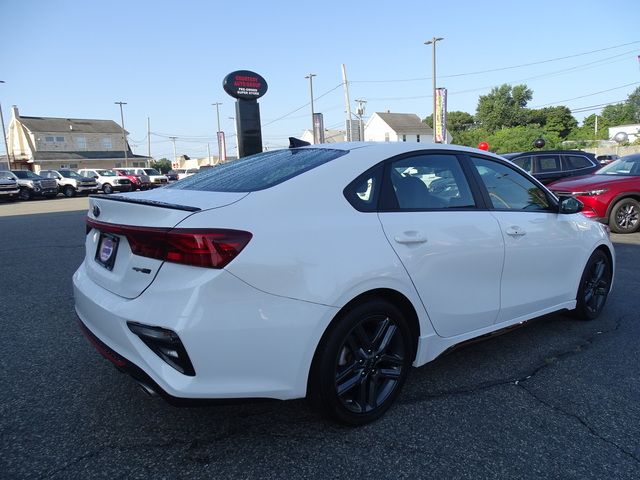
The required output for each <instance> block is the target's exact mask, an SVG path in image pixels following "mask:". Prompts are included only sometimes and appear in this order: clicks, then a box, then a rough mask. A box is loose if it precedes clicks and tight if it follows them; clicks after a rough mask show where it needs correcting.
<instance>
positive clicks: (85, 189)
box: [40, 168, 98, 197]
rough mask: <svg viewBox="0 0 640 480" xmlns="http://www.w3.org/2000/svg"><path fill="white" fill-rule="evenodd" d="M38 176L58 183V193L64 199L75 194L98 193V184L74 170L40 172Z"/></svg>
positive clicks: (63, 169)
mask: <svg viewBox="0 0 640 480" xmlns="http://www.w3.org/2000/svg"><path fill="white" fill-rule="evenodd" d="M40 176H41V177H44V178H53V179H54V180H55V181H56V182H57V183H58V191H59V192H60V193H62V194H63V195H64V196H65V197H73V196H75V195H76V193H86V194H89V193H98V182H96V181H95V180H94V179H93V178H89V177H83V176H82V175H79V174H78V172H76V171H74V170H69V169H66V168H61V169H60V170H40Z"/></svg>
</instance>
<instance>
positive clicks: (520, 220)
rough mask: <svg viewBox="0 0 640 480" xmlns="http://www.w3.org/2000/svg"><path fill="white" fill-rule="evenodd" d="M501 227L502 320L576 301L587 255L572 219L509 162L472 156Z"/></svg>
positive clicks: (500, 320)
mask: <svg viewBox="0 0 640 480" xmlns="http://www.w3.org/2000/svg"><path fill="white" fill-rule="evenodd" d="M470 160H471V162H472V165H473V166H474V167H475V169H476V171H477V173H478V178H479V179H480V182H481V185H482V186H484V188H486V194H487V197H488V200H489V202H490V205H491V208H492V210H491V214H492V215H493V216H494V217H495V218H496V219H497V220H498V222H499V224H500V229H501V234H502V235H503V238H504V245H505V258H504V267H503V274H502V285H501V288H500V291H501V309H500V315H499V317H498V319H497V322H498V323H500V322H503V321H507V320H512V319H516V318H520V317H523V316H530V314H531V313H532V312H542V311H544V310H545V309H553V307H554V306H556V305H559V304H562V303H563V302H567V301H570V300H571V299H572V298H575V285H576V272H581V271H582V268H583V265H582V264H581V263H582V262H583V259H584V255H585V253H584V251H582V250H581V249H580V248H579V245H580V244H581V242H579V240H578V237H579V236H580V233H581V232H580V231H579V230H578V229H577V228H576V225H575V221H574V220H573V217H572V216H570V215H560V214H558V212H557V207H555V206H554V205H553V203H552V202H553V200H552V199H551V198H549V196H548V194H547V193H546V192H545V191H544V190H543V189H542V188H540V187H539V186H538V185H536V184H535V183H534V182H533V181H531V180H530V179H529V178H527V177H526V176H524V175H523V174H521V173H520V172H519V171H517V170H516V169H514V168H512V167H510V166H509V165H507V164H506V163H501V162H498V161H496V160H493V159H489V158H485V157H481V156H471V157H470Z"/></svg>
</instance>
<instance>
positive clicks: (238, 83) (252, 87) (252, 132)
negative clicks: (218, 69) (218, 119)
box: [222, 70, 268, 158]
mask: <svg viewBox="0 0 640 480" xmlns="http://www.w3.org/2000/svg"><path fill="white" fill-rule="evenodd" d="M222 88H224V91H225V92H227V93H228V94H229V95H231V96H232V97H233V98H235V99H236V131H237V138H238V158H240V157H244V156H247V155H253V154H255V153H260V152H262V127H261V125H260V105H258V99H259V98H260V97H262V96H263V95H264V94H265V93H267V88H268V87H267V81H266V80H265V79H264V78H262V76H260V75H258V74H257V73H255V72H252V71H250V70H237V71H235V72H231V73H230V74H229V75H227V76H226V77H224V80H223V81H222Z"/></svg>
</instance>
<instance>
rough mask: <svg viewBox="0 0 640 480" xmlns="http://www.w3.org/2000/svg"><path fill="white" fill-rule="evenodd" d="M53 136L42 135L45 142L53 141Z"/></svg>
mask: <svg viewBox="0 0 640 480" xmlns="http://www.w3.org/2000/svg"><path fill="white" fill-rule="evenodd" d="M55 140H56V139H55V138H54V137H44V141H45V142H55Z"/></svg>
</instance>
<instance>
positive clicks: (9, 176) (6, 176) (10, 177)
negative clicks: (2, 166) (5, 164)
mask: <svg viewBox="0 0 640 480" xmlns="http://www.w3.org/2000/svg"><path fill="white" fill-rule="evenodd" d="M0 178H2V179H5V180H15V177H14V176H13V174H12V173H11V172H7V171H2V172H0Z"/></svg>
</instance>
